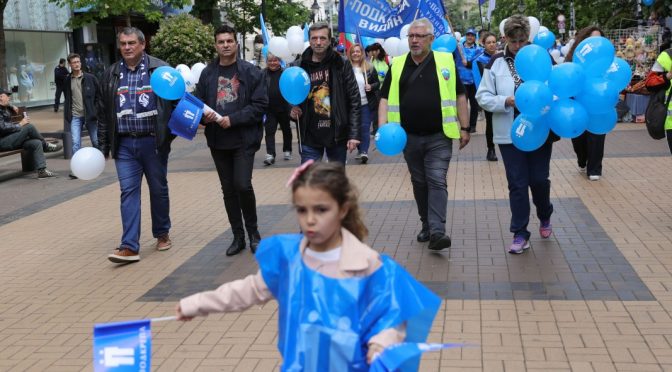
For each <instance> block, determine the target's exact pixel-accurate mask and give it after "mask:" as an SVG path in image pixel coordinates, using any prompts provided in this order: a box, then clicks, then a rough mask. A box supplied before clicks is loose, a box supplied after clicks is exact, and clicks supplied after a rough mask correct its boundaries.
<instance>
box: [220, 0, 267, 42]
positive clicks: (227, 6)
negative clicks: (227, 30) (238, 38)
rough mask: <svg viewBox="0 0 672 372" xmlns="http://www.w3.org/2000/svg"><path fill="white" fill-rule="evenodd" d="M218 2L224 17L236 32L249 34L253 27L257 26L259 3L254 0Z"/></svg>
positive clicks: (252, 31)
mask: <svg viewBox="0 0 672 372" xmlns="http://www.w3.org/2000/svg"><path fill="white" fill-rule="evenodd" d="M220 4H221V6H222V7H221V9H222V11H223V12H224V19H225V20H226V21H228V22H229V23H230V24H231V25H233V27H234V28H235V29H236V31H237V32H240V33H243V34H251V33H254V28H255V27H259V5H257V4H256V3H255V2H254V0H226V1H223V2H221V3H220Z"/></svg>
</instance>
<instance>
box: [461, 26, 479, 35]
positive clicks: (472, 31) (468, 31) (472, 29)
mask: <svg viewBox="0 0 672 372" xmlns="http://www.w3.org/2000/svg"><path fill="white" fill-rule="evenodd" d="M464 34H465V35H469V34H472V35H474V36H476V30H474V28H473V27H472V28H470V29H468V30H467V32H465V33H464Z"/></svg>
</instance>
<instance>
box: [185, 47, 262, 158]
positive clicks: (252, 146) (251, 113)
mask: <svg viewBox="0 0 672 372" xmlns="http://www.w3.org/2000/svg"><path fill="white" fill-rule="evenodd" d="M236 64H237V66H236V67H237V69H238V81H239V82H240V86H239V88H238V101H237V102H238V103H237V104H238V107H239V108H240V110H239V111H237V112H234V113H231V114H229V115H228V116H229V120H230V121H231V128H228V129H223V128H222V127H220V126H219V125H217V124H215V123H211V124H206V126H205V138H206V139H207V141H208V147H210V148H214V149H217V148H220V147H219V146H220V141H221V140H222V138H223V137H225V136H229V135H232V131H239V132H238V133H240V137H241V138H242V140H243V142H244V143H243V145H244V146H245V147H246V148H247V149H248V150H253V151H257V150H259V147H260V146H261V138H262V137H263V134H264V126H263V123H262V119H263V116H264V113H265V112H266V108H267V107H268V94H267V89H266V79H265V78H264V74H263V73H262V72H261V70H259V69H258V68H257V67H256V66H254V65H253V64H251V63H249V62H247V61H241V60H240V59H238V60H237V61H236ZM218 79H219V58H215V59H214V60H213V61H212V62H210V63H209V64H208V65H207V66H206V67H205V68H204V69H203V72H201V77H200V78H199V79H198V84H197V85H196V90H195V91H194V96H196V97H197V98H199V99H201V100H202V101H203V102H204V103H205V104H206V105H208V106H210V107H211V108H212V109H213V110H216V107H217V83H218Z"/></svg>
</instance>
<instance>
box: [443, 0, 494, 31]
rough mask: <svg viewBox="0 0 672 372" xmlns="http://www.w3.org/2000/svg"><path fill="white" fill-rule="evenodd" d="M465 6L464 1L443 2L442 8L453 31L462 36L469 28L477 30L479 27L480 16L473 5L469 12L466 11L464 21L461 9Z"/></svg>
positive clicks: (476, 7)
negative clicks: (443, 7)
mask: <svg viewBox="0 0 672 372" xmlns="http://www.w3.org/2000/svg"><path fill="white" fill-rule="evenodd" d="M499 1H500V0H497V4H498V5H499ZM465 4H466V1H465V0H451V1H450V2H446V1H445V0H444V6H445V8H446V12H447V14H448V18H449V19H450V25H451V26H452V27H453V29H454V30H455V31H459V32H461V33H463V34H464V32H465V31H466V30H467V29H468V28H470V27H474V28H477V29H478V28H479V27H480V26H481V19H480V15H479V14H478V5H474V6H472V7H471V8H470V9H469V10H467V18H466V19H464V10H463V9H464V8H465ZM476 4H478V3H476ZM483 11H484V12H486V11H487V10H486V9H485V8H484V9H483Z"/></svg>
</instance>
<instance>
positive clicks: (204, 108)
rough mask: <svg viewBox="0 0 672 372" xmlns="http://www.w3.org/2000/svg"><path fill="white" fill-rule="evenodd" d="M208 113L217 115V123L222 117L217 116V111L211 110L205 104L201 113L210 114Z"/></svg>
mask: <svg viewBox="0 0 672 372" xmlns="http://www.w3.org/2000/svg"><path fill="white" fill-rule="evenodd" d="M210 111H212V112H214V113H215V115H217V121H219V119H221V118H222V115H220V114H218V113H217V111H215V110H213V109H211V108H210V106H208V105H206V104H203V113H204V114H207V113H208V112H210Z"/></svg>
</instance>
